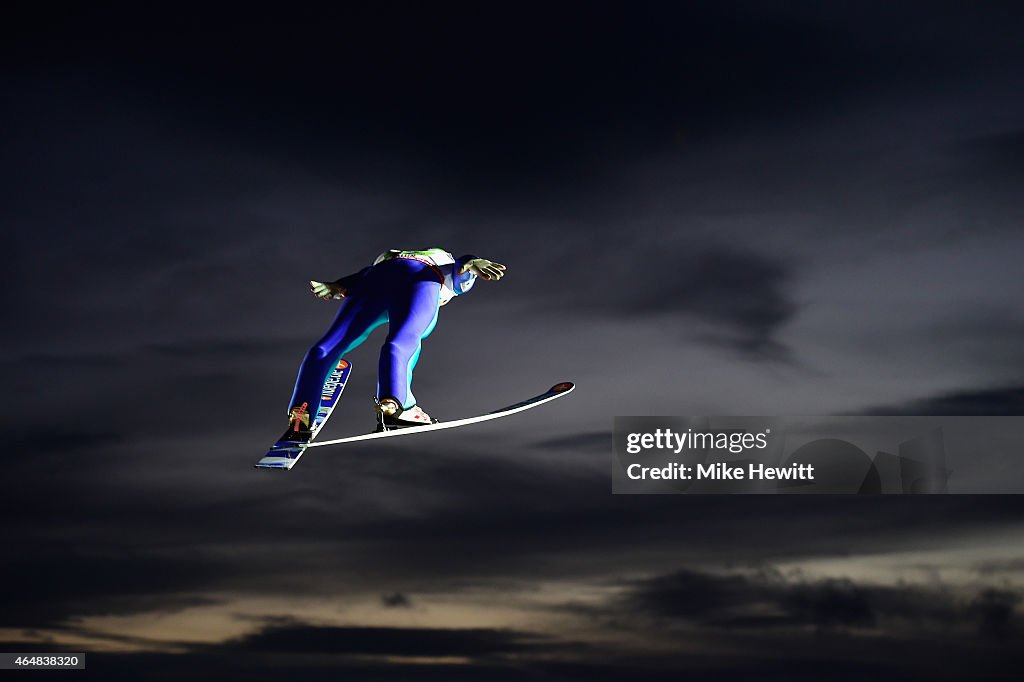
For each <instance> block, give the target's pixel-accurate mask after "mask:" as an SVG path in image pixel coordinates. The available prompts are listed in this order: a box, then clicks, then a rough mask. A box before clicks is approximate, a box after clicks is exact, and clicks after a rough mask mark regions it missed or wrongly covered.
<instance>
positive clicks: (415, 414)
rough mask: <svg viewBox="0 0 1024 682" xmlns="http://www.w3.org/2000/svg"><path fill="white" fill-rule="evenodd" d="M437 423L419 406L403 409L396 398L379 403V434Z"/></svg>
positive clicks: (385, 399)
mask: <svg viewBox="0 0 1024 682" xmlns="http://www.w3.org/2000/svg"><path fill="white" fill-rule="evenodd" d="M436 423H437V420H436V419H433V418H431V416H430V415H429V414H427V413H426V412H424V411H423V408H421V407H420V406H419V405H413V406H411V407H405V408H403V407H402V406H401V404H400V403H399V402H398V401H397V400H395V399H394V398H384V399H383V400H379V401H377V430H376V432H377V433H380V432H381V431H392V430H394V429H407V428H409V427H410V426H426V425H427V424H436Z"/></svg>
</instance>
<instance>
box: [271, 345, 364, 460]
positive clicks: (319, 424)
mask: <svg viewBox="0 0 1024 682" xmlns="http://www.w3.org/2000/svg"><path fill="white" fill-rule="evenodd" d="M351 372H352V363H351V362H349V361H348V360H345V359H344V358H343V359H341V360H338V364H337V365H336V366H335V368H334V369H333V370H331V373H330V374H328V375H327V378H326V379H324V385H323V388H322V389H321V390H320V409H318V410H317V411H316V414H315V415H314V416H313V423H312V425H311V430H312V431H313V435H312V438H316V435H317V434H318V433H319V432H320V429H322V428H323V427H324V424H326V423H327V420H328V418H330V416H331V413H332V412H334V408H335V407H336V406H337V405H338V399H339V398H340V397H341V393H342V391H344V390H345V384H346V383H347V382H348V375H349V374H350V373H351ZM312 438H311V439H310V440H312ZM309 445H310V443H292V442H290V441H278V442H276V443H274V445H272V446H271V448H270V450H269V451H268V452H267V454H265V455H264V456H263V459H261V460H260V461H259V462H257V464H256V466H257V467H274V468H280V465H276V464H266V463H265V462H277V461H287V462H291V464H289V465H288V466H286V467H285V468H287V469H290V468H292V466H293V465H294V464H295V462H297V461H299V457H302V453H303V452H305V450H306V448H307V447H309Z"/></svg>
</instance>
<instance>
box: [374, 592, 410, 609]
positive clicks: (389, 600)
mask: <svg viewBox="0 0 1024 682" xmlns="http://www.w3.org/2000/svg"><path fill="white" fill-rule="evenodd" d="M380 603H381V604H382V605H383V606H384V608H387V609H408V608H412V600H411V599H409V597H407V596H405V595H404V594H402V593H401V592H392V593H391V594H382V595H381V596H380Z"/></svg>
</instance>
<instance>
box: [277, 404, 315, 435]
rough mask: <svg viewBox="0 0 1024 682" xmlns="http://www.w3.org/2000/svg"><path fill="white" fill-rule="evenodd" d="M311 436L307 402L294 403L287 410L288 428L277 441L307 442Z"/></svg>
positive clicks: (311, 430)
mask: <svg viewBox="0 0 1024 682" xmlns="http://www.w3.org/2000/svg"><path fill="white" fill-rule="evenodd" d="M312 438H313V429H312V428H311V427H310V425H309V403H302V404H301V405H296V406H295V407H293V408H292V409H291V410H289V411H288V428H287V429H286V430H285V432H284V435H283V436H281V438H280V440H278V442H279V443H308V442H309V441H310V439H312Z"/></svg>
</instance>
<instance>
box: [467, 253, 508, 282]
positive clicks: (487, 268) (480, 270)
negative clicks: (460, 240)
mask: <svg viewBox="0 0 1024 682" xmlns="http://www.w3.org/2000/svg"><path fill="white" fill-rule="evenodd" d="M466 271H469V272H472V273H473V274H474V275H476V276H477V277H483V278H484V279H493V280H499V279H501V278H502V277H504V276H505V266H504V265H502V264H501V263H495V262H494V261H491V260H487V259H486V258H474V259H473V260H471V261H467V262H466V264H465V265H463V266H462V269H461V270H459V274H460V275H461V274H463V273H465V272H466Z"/></svg>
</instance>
